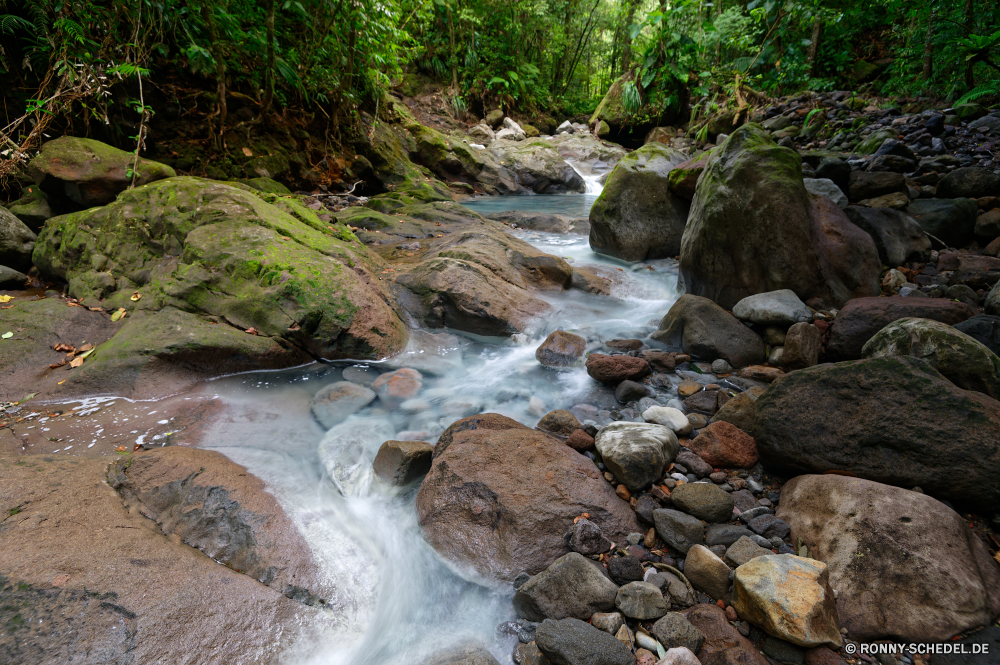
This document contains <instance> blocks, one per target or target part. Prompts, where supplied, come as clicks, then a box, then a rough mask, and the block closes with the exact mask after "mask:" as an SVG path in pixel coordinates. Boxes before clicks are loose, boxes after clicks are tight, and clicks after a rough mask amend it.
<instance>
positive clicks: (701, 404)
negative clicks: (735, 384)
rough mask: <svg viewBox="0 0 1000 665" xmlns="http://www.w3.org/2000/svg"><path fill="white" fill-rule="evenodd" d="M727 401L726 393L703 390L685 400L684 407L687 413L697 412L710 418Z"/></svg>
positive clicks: (727, 394)
mask: <svg viewBox="0 0 1000 665" xmlns="http://www.w3.org/2000/svg"><path fill="white" fill-rule="evenodd" d="M728 401H729V393H727V392H724V391H722V390H703V391H701V392H697V393H695V394H693V395H691V396H690V397H688V398H687V399H685V400H684V407H685V408H686V409H687V410H688V411H698V412H701V413H706V414H708V415H710V416H711V415H713V414H714V413H715V412H716V411H718V410H719V409H721V408H722V405H723V404H725V403H726V402H728Z"/></svg>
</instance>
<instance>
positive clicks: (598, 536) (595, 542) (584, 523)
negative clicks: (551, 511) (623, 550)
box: [566, 519, 614, 555]
mask: <svg viewBox="0 0 1000 665" xmlns="http://www.w3.org/2000/svg"><path fill="white" fill-rule="evenodd" d="M566 542H567V543H568V544H569V548H570V549H571V550H573V551H574V552H579V553H580V554H586V555H590V554H604V553H605V552H607V551H608V550H610V549H611V546H612V545H614V543H612V542H611V541H610V540H608V539H607V538H605V537H604V534H603V533H601V529H600V527H598V526H597V525H596V524H594V523H593V522H591V521H590V520H587V519H581V520H580V521H579V522H577V523H576V524H574V525H573V528H572V529H570V530H569V533H567V534H566Z"/></svg>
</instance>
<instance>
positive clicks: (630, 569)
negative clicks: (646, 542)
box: [608, 556, 646, 584]
mask: <svg viewBox="0 0 1000 665" xmlns="http://www.w3.org/2000/svg"><path fill="white" fill-rule="evenodd" d="M645 574H646V571H645V570H644V569H643V567H642V562H641V561H639V559H637V558H635V557H634V556H613V557H611V558H610V559H608V575H609V576H610V577H611V580H612V581H613V582H614V583H615V584H628V583H629V582H641V581H642V578H643V577H645Z"/></svg>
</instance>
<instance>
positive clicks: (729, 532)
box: [705, 524, 753, 547]
mask: <svg viewBox="0 0 1000 665" xmlns="http://www.w3.org/2000/svg"><path fill="white" fill-rule="evenodd" d="M752 535H753V532H752V531H750V530H749V529H747V528H746V527H742V526H737V525H735V524H713V525H712V526H710V527H708V530H707V531H706V532H705V544H706V545H708V546H709V547H711V546H713V545H725V546H726V547H729V546H730V545H732V544H733V543H735V542H736V541H737V540H740V539H741V538H745V537H747V536H752Z"/></svg>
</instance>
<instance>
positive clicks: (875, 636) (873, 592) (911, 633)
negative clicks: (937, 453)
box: [778, 435, 1000, 642]
mask: <svg viewBox="0 0 1000 665" xmlns="http://www.w3.org/2000/svg"><path fill="white" fill-rule="evenodd" d="M931 436H933V435H931ZM994 441H996V439H994ZM922 484H923V483H922ZM778 516H779V517H781V518H782V519H784V520H787V521H788V523H789V524H791V526H792V535H793V537H795V538H801V539H802V541H803V543H804V544H805V545H806V546H807V547H808V548H809V553H810V555H812V556H814V557H816V558H818V559H822V560H823V561H824V562H826V564H827V566H828V572H829V578H830V584H831V586H833V588H835V589H837V590H838V592H839V593H838V597H837V608H838V610H839V615H840V620H841V623H842V625H843V626H844V627H845V628H847V630H848V631H849V635H850V636H851V637H852V639H855V640H859V641H874V640H882V639H891V640H900V641H904V642H907V641H942V640H949V639H950V638H951V637H952V636H953V635H955V634H958V633H961V632H964V631H966V630H968V629H970V628H973V627H975V626H978V625H986V624H989V623H990V622H991V621H992V620H993V619H994V618H995V617H996V616H997V615H998V614H1000V565H998V564H997V562H996V561H994V560H993V559H992V557H991V556H990V553H989V551H988V550H987V548H986V546H985V545H984V544H983V542H982V541H981V540H980V538H979V537H978V536H977V535H976V534H975V533H973V532H972V530H970V529H969V527H968V523H967V520H964V519H963V518H962V516H961V515H959V514H958V513H956V512H955V511H954V510H952V509H951V508H948V507H947V506H945V505H944V504H942V503H941V502H939V501H937V500H935V499H933V498H932V497H931V496H928V495H926V494H921V493H919V492H912V491H909V490H908V489H903V488H899V487H891V486H889V485H884V484H881V483H876V482H872V481H869V480H863V479H860V478H849V477H845V476H839V475H804V476H799V477H797V478H793V479H792V480H790V481H789V482H788V483H786V484H785V485H784V486H783V487H782V489H781V503H780V505H779V508H778ZM887 608H892V611H886V610H887Z"/></svg>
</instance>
